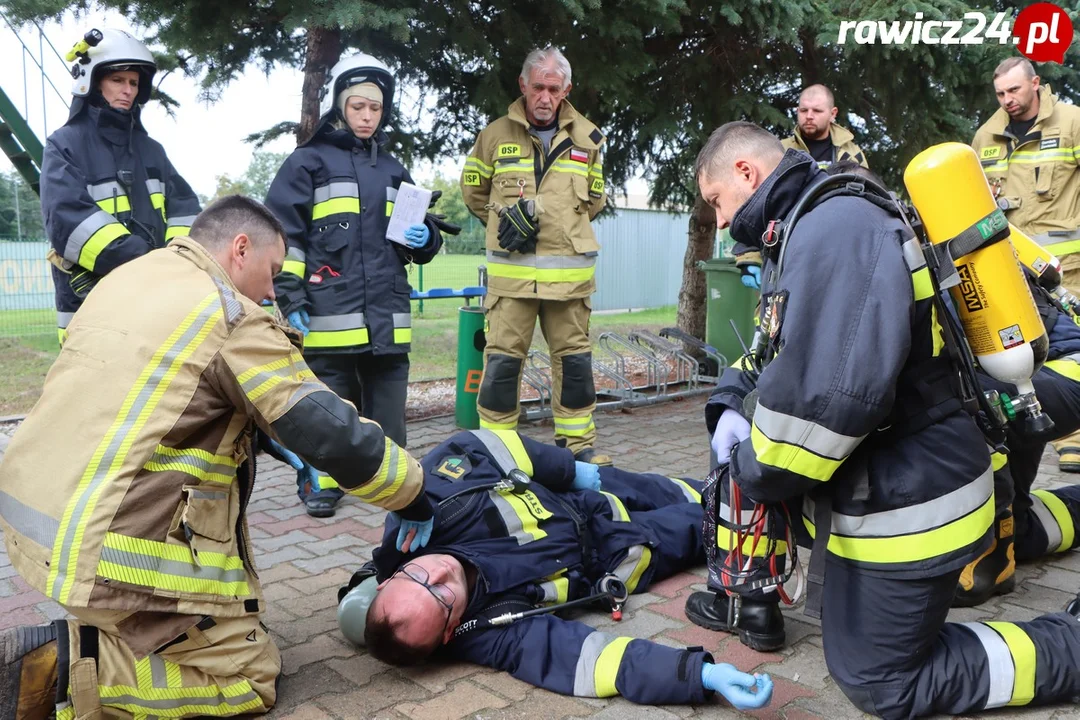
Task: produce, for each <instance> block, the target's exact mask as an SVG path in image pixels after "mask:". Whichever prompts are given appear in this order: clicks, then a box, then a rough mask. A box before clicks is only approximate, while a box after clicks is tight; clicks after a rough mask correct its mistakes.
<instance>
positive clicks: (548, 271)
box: [488, 263, 596, 282]
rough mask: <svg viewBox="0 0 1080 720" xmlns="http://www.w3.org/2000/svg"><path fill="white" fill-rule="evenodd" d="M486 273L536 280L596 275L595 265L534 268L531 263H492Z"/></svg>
mask: <svg viewBox="0 0 1080 720" xmlns="http://www.w3.org/2000/svg"><path fill="white" fill-rule="evenodd" d="M488 275H489V276H491V277H503V278H510V279H512V280H536V281H537V282H585V281H587V280H591V279H592V278H593V276H595V275H596V266H593V267H585V268H535V267H533V266H531V265H510V264H503V263H492V264H489V265H488Z"/></svg>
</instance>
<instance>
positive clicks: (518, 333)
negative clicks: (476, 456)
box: [476, 293, 596, 453]
mask: <svg viewBox="0 0 1080 720" xmlns="http://www.w3.org/2000/svg"><path fill="white" fill-rule="evenodd" d="M484 306H485V307H486V308H487V317H486V318H485V322H484V325H485V330H486V331H487V347H486V348H485V349H484V375H483V378H482V379H481V381H480V392H479V394H478V396H477V401H476V405H477V409H478V410H479V413H480V427H482V428H488V429H491V430H512V429H514V428H516V427H517V424H518V415H519V413H520V408H521V403H520V394H521V375H522V372H523V369H524V364H525V359H526V357H527V356H528V354H529V346H530V345H531V344H532V338H533V330H534V329H535V328H536V320H537V318H539V319H540V332H541V333H543V335H544V339H545V340H546V341H547V344H548V348H549V350H550V353H549V354H550V355H551V407H552V411H553V413H554V415H555V440H556V442H558V443H559V444H563V442H565V444H566V447H568V448H570V449H571V450H572V451H573V452H574V453H578V452H580V451H581V450H584V449H586V448H591V447H592V446H593V443H594V442H595V441H596V425H595V424H594V422H593V410H595V409H596V389H595V386H594V385H593V375H592V350H591V346H590V344H589V316H590V315H591V313H592V304H591V301H590V299H589V298H576V299H574V300H539V299H533V298H511V297H498V296H496V295H493V294H491V293H488V295H487V297H486V298H485V299H484Z"/></svg>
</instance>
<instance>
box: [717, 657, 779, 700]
mask: <svg viewBox="0 0 1080 720" xmlns="http://www.w3.org/2000/svg"><path fill="white" fill-rule="evenodd" d="M701 684H702V685H704V686H705V687H706V688H707V689H709V690H713V691H715V692H718V693H720V694H721V695H723V696H724V699H726V700H727V701H728V702H729V703H731V704H732V705H733V706H734V707H735V708H736V709H737V710H754V709H757V708H761V707H765V706H766V705H768V704H769V700H771V699H772V688H773V683H772V678H771V677H769V676H768V675H750V674H749V673H744V672H742V671H740V670H739V669H738V668H736V667H735V666H734V665H730V664H728V663H720V664H719V665H714V664H712V663H702V665H701ZM755 689H756V690H757V692H754V690H755Z"/></svg>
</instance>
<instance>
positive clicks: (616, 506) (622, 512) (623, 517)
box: [600, 490, 630, 522]
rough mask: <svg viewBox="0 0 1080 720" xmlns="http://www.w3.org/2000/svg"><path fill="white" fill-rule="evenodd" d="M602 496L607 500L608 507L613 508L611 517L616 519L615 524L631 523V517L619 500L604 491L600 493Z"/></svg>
mask: <svg viewBox="0 0 1080 720" xmlns="http://www.w3.org/2000/svg"><path fill="white" fill-rule="evenodd" d="M600 494H601V495H603V496H604V497H605V498H607V501H608V505H610V506H611V517H612V518H614V519H615V522H630V515H629V514H627V512H626V508H625V507H624V506H623V504H622V501H621V500H619V498H617V497H616V496H614V495H612V494H611V493H609V492H604V491H603V490H601V491H600Z"/></svg>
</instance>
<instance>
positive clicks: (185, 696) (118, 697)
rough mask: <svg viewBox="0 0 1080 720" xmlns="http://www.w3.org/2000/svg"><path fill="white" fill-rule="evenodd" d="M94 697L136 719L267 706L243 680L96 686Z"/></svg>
mask: <svg viewBox="0 0 1080 720" xmlns="http://www.w3.org/2000/svg"><path fill="white" fill-rule="evenodd" d="M98 697H100V698H101V704H102V705H103V706H105V707H108V708H116V709H118V710H125V711H127V712H129V713H131V714H132V715H134V716H135V717H136V718H145V717H147V716H154V717H161V718H180V717H191V716H200V717H201V716H204V715H209V716H225V715H234V714H237V713H242V712H247V711H249V710H266V709H267V708H266V707H265V706H264V705H263V702H262V698H261V697H259V694H258V693H256V692H255V691H254V690H253V689H252V687H251V685H250V683H249V682H248V681H247V680H242V681H240V682H238V683H234V684H233V685H227V686H225V687H221V686H220V685H217V684H211V685H206V686H202V687H187V688H184V687H178V688H153V687H150V688H135V687H131V686H130V685H98ZM58 717H59V715H58ZM72 717H74V715H72Z"/></svg>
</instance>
